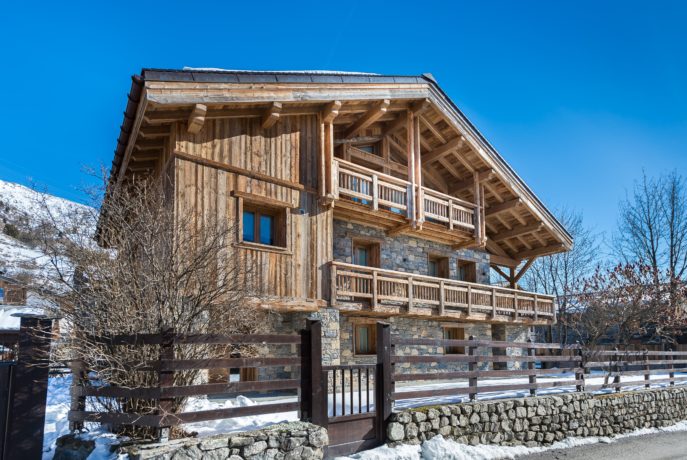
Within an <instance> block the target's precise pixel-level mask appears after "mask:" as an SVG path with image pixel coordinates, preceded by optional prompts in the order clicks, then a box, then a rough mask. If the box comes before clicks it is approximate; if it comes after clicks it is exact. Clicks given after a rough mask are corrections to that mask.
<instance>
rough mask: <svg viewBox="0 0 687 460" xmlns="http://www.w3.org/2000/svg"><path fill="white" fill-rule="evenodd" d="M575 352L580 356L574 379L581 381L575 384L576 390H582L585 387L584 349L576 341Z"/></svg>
mask: <svg viewBox="0 0 687 460" xmlns="http://www.w3.org/2000/svg"><path fill="white" fill-rule="evenodd" d="M577 354H578V355H579V357H580V362H579V366H578V368H577V369H575V380H577V381H581V383H578V384H577V385H576V386H575V390H576V391H584V387H585V382H584V364H585V363H584V349H583V348H582V345H580V344H579V343H578V345H577Z"/></svg>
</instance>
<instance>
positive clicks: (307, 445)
mask: <svg viewBox="0 0 687 460" xmlns="http://www.w3.org/2000/svg"><path fill="white" fill-rule="evenodd" d="M328 444H329V437H328V436H327V430H326V429H324V428H322V427H319V426H316V425H312V424H310V423H304V422H292V423H285V424H280V425H274V426H271V427H269V428H266V429H264V430H258V431H249V432H244V433H231V434H222V435H217V436H212V437H208V438H186V439H179V440H174V441H169V442H164V443H155V444H140V445H134V446H128V447H125V448H122V449H120V453H123V454H128V455H129V457H128V458H129V459H131V460H169V459H171V458H173V459H178V460H182V459H193V460H220V459H228V460H257V459H261V460H263V459H274V460H299V459H321V458H323V457H324V448H325V446H327V445H328Z"/></svg>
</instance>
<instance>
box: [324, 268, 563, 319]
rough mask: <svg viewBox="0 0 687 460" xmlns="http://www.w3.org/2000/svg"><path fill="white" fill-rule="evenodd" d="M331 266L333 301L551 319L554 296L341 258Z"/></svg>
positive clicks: (447, 313)
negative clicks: (346, 261)
mask: <svg viewBox="0 0 687 460" xmlns="http://www.w3.org/2000/svg"><path fill="white" fill-rule="evenodd" d="M331 267H332V273H331V276H332V291H333V293H334V294H333V300H334V301H335V303H338V302H356V301H360V300H367V301H369V303H370V308H371V309H372V310H374V309H376V308H378V307H381V306H393V305H398V306H404V307H407V312H408V313H412V314H422V310H426V307H436V308H437V314H438V316H451V315H450V313H452V312H453V313H465V314H467V316H468V317H469V316H471V315H472V314H474V313H486V314H487V316H490V317H492V318H496V317H497V316H510V317H511V319H513V320H516V321H517V320H518V319H520V318H528V319H534V320H549V321H550V320H553V319H554V298H553V296H548V295H544V294H536V293H533V292H526V291H520V290H517V289H509V288H503V287H498V286H489V285H483V284H476V283H468V282H465V281H456V280H450V279H444V278H435V277H432V276H424V275H416V274H414V273H404V272H398V271H393V270H383V269H380V268H373V267H363V266H360V265H352V264H347V263H343V262H332V264H331ZM423 307H424V308H423ZM425 314H427V313H426V312H425Z"/></svg>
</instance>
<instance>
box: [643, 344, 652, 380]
mask: <svg viewBox="0 0 687 460" xmlns="http://www.w3.org/2000/svg"><path fill="white" fill-rule="evenodd" d="M644 388H651V366H650V365H649V350H647V349H646V348H645V349H644Z"/></svg>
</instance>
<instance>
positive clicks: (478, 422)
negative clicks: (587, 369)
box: [387, 387, 687, 447]
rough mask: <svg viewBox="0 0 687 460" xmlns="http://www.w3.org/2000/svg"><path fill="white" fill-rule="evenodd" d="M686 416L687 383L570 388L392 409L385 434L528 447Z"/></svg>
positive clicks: (407, 439)
mask: <svg viewBox="0 0 687 460" xmlns="http://www.w3.org/2000/svg"><path fill="white" fill-rule="evenodd" d="M685 419H687V388H685V387H678V388H670V389H658V390H643V391H636V392H627V393H613V394H603V395H594V394H591V393H571V394H562V395H556V396H540V397H530V398H521V399H506V400H499V401H489V402H473V403H462V404H456V405H446V406H434V407H425V408H418V409H411V410H404V411H401V412H397V413H394V414H392V417H391V422H390V423H389V425H388V427H387V439H388V441H389V442H390V443H392V444H400V443H407V444H419V443H421V442H423V441H425V440H428V439H431V438H433V437H434V436H436V435H439V434H440V435H442V436H444V437H446V438H450V439H454V440H456V441H458V442H461V443H464V444H471V445H476V444H499V445H506V446H520V445H525V446H528V447H535V446H542V445H548V444H551V443H553V442H555V441H560V440H562V439H564V438H566V437H570V436H578V437H581V436H614V435H616V434H620V433H625V432H629V431H633V430H636V429H639V428H658V427H664V426H669V425H673V424H675V423H677V422H679V421H682V420H685Z"/></svg>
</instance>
